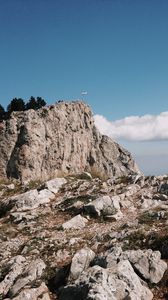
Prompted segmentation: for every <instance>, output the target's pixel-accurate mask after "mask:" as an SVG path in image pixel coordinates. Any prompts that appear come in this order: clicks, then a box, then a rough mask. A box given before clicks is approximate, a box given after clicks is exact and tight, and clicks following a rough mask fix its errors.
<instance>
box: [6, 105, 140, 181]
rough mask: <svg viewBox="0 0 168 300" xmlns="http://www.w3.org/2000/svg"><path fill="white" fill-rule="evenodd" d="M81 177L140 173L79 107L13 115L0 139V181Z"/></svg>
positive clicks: (123, 151)
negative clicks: (79, 175)
mask: <svg viewBox="0 0 168 300" xmlns="http://www.w3.org/2000/svg"><path fill="white" fill-rule="evenodd" d="M84 171H87V172H90V173H91V174H94V175H96V176H102V177H106V178H107V177H109V178H110V177H113V176H114V175H115V176H123V175H128V174H132V173H137V172H139V170H138V168H137V166H136V165H135V163H134V161H133V159H132V157H131V155H130V153H129V152H128V151H126V150H125V149H123V148H122V147H121V146H119V145H118V144H117V143H115V142H114V141H113V140H111V139H110V138H109V137H107V136H102V135H101V134H100V133H99V131H98V130H97V129H96V127H95V125H94V120H93V117H92V113H91V110H90V108H89V107H88V106H87V105H86V104H84V103H83V102H80V101H77V102H67V103H66V102H62V103H58V104H56V105H52V106H48V107H43V108H41V109H39V110H31V109H30V110H27V111H25V112H12V114H11V116H10V118H9V119H8V120H4V121H3V124H2V128H1V134H0V178H6V177H10V178H16V179H20V180H21V181H25V182H26V181H30V180H42V181H45V180H48V179H50V178H55V177H60V176H62V175H68V174H77V173H82V172H84Z"/></svg>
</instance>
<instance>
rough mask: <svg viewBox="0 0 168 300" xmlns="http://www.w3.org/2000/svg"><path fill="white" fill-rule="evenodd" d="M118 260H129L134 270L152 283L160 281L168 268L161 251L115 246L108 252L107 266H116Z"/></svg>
mask: <svg viewBox="0 0 168 300" xmlns="http://www.w3.org/2000/svg"><path fill="white" fill-rule="evenodd" d="M118 260H120V261H122V260H129V262H130V263H131V264H132V265H133V267H134V270H137V273H138V274H141V277H142V278H143V279H144V280H146V281H148V282H151V283H158V282H159V281H160V280H161V279H162V277H163V275H164V272H165V271H166V269H167V264H166V262H164V261H163V260H161V254H160V252H159V251H152V250H151V249H148V250H140V249H139V250H128V251H124V252H123V251H122V249H121V247H114V248H112V251H109V252H107V254H106V262H107V267H108V268H111V267H113V266H115V265H116V264H117V262H118Z"/></svg>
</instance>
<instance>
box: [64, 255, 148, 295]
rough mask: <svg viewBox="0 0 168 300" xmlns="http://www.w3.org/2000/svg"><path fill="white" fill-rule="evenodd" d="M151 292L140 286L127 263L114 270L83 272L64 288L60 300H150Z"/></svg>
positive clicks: (100, 269) (96, 269)
mask: <svg viewBox="0 0 168 300" xmlns="http://www.w3.org/2000/svg"><path fill="white" fill-rule="evenodd" d="M152 298H153V295H152V293H151V291H150V290H149V289H148V288H147V287H145V286H143V285H142V284H141V281H140V279H139V277H138V276H137V275H136V274H135V272H134V270H133V268H132V267H131V264H130V263H129V261H127V260H124V261H121V262H119V263H118V265H117V266H116V268H109V269H103V268H101V267H99V266H94V267H92V268H89V269H88V270H87V271H85V272H83V273H82V274H81V275H80V277H79V278H78V279H77V280H76V281H75V283H74V284H73V285H68V286H66V287H64V288H63V289H62V291H61V293H60V296H59V299H60V300H75V299H81V300H84V299H86V300H87V299H88V300H91V299H94V300H124V299H130V300H136V299H142V300H151V299H152Z"/></svg>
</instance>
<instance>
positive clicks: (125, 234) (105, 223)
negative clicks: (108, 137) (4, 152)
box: [0, 173, 168, 300]
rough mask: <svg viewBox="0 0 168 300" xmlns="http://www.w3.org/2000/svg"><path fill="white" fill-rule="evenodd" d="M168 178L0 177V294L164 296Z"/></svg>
mask: <svg viewBox="0 0 168 300" xmlns="http://www.w3.org/2000/svg"><path fill="white" fill-rule="evenodd" d="M167 216H168V177H167V176H159V177H154V176H153V177H144V176H141V175H135V176H127V177H124V176H123V177H119V178H115V179H109V180H107V181H103V180H100V179H99V178H92V176H91V175H90V174H89V173H83V174H81V175H79V176H74V177H73V176H72V177H70V176H69V177H66V178H57V179H53V180H50V181H48V182H45V183H41V182H29V184H25V185H21V184H19V183H17V182H14V181H13V182H8V181H6V182H1V183H0V299H5V300H9V299H14V300H28V299H31V300H40V299H41V300H52V299H59V300H76V299H78V300H79V299H81V300H82V299H83V300H84V299H95V300H111V299H112V300H115V299H117V300H120V299H123V300H138V299H141V300H148V299H155V300H156V299H157V300H159V299H168V271H167V263H166V262H167V259H168V219H167Z"/></svg>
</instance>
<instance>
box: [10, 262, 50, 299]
mask: <svg viewBox="0 0 168 300" xmlns="http://www.w3.org/2000/svg"><path fill="white" fill-rule="evenodd" d="M45 268H46V265H45V263H44V262H43V261H42V260H41V259H36V260H34V261H32V262H31V263H30V264H29V265H28V266H26V267H25V268H24V270H23V273H22V276H21V277H20V278H18V279H17V280H15V282H14V284H13V286H12V288H11V289H10V295H12V296H15V295H16V294H18V293H19V292H20V291H21V290H22V289H23V288H24V287H25V286H26V285H28V284H31V283H33V282H35V280H37V279H38V278H41V276H42V274H43V271H44V270H45Z"/></svg>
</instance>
